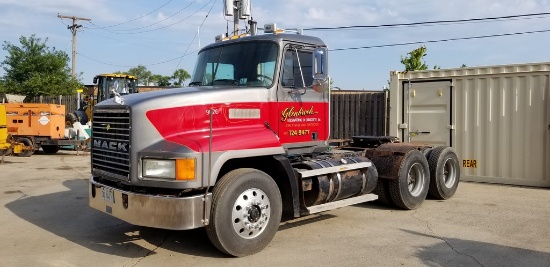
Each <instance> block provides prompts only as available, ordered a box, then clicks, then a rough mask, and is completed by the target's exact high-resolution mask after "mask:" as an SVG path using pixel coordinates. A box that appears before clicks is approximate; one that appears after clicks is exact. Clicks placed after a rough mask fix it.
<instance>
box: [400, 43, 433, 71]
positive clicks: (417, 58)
mask: <svg viewBox="0 0 550 267" xmlns="http://www.w3.org/2000/svg"><path fill="white" fill-rule="evenodd" d="M426 50H427V48H426V47H425V46H421V47H419V48H417V49H414V50H412V51H411V52H409V53H407V55H408V56H406V57H403V56H401V63H402V64H403V65H405V70H406V71H413V70H427V69H428V65H426V62H423V61H422V59H424V57H425V56H426V55H427V54H426Z"/></svg>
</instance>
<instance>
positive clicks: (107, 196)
mask: <svg viewBox="0 0 550 267" xmlns="http://www.w3.org/2000/svg"><path fill="white" fill-rule="evenodd" d="M101 193H102V194H103V199H104V200H105V201H106V202H109V203H115V194H114V192H113V189H111V188H106V187H102V188H101Z"/></svg>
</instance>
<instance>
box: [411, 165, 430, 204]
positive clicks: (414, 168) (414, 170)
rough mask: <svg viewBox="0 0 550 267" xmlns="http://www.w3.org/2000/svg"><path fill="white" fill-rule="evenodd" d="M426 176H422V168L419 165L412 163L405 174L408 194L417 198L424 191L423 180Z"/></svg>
mask: <svg viewBox="0 0 550 267" xmlns="http://www.w3.org/2000/svg"><path fill="white" fill-rule="evenodd" d="M425 179H426V176H425V174H424V168H423V167H422V164H420V163H414V164H413V165H411V167H410V168H409V172H408V173H407V186H408V188H409V192H410V193H411V195H413V196H415V197H416V196H419V195H420V194H421V193H422V191H424V180H425Z"/></svg>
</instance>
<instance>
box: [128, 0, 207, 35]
mask: <svg viewBox="0 0 550 267" xmlns="http://www.w3.org/2000/svg"><path fill="white" fill-rule="evenodd" d="M213 1H214V0H210V1H209V2H208V3H206V4H205V5H204V6H202V7H201V8H200V9H199V10H197V11H195V12H194V13H193V14H191V15H189V16H187V17H185V18H183V19H181V20H178V21H176V22H174V23H172V24H168V25H165V26H162V27H159V28H155V29H150V30H146V31H140V32H132V33H126V34H138V33H145V32H152V31H157V30H160V29H165V28H168V27H171V26H174V25H176V24H178V23H181V22H183V21H184V20H187V19H188V18H190V17H192V16H194V15H195V14H197V13H199V11H201V10H202V9H203V8H205V7H206V6H208V4H210V3H212V2H213Z"/></svg>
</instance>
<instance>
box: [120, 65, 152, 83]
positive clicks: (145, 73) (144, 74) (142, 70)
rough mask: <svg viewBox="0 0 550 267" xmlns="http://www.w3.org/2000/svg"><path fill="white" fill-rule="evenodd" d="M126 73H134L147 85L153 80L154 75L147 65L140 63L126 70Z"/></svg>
mask: <svg viewBox="0 0 550 267" xmlns="http://www.w3.org/2000/svg"><path fill="white" fill-rule="evenodd" d="M124 74H128V75H133V76H136V77H137V78H138V81H139V82H140V83H141V84H145V85H147V83H149V81H150V80H151V76H152V75H153V74H152V73H151V71H149V70H148V69H147V67H145V66H143V65H138V66H137V67H135V68H131V69H129V70H128V71H126V72H124Z"/></svg>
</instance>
